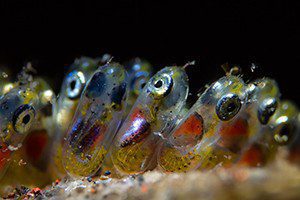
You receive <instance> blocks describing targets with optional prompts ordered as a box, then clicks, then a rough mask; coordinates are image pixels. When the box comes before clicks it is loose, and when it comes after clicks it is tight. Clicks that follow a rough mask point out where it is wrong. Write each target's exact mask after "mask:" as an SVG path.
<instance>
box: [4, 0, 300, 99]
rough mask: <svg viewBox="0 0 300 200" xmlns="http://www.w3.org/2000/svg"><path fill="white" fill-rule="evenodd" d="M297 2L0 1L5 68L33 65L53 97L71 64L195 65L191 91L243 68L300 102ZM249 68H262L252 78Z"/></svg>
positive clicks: (189, 71)
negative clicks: (96, 59)
mask: <svg viewBox="0 0 300 200" xmlns="http://www.w3.org/2000/svg"><path fill="white" fill-rule="evenodd" d="M299 6H300V1H298V2H297V1H295V2H294V1H284V0H272V1H261V0H250V1H234V0H226V1H216V0H207V1H198V4H197V3H196V2H193V3H192V2H189V1H180V3H176V2H175V1H164V2H154V1H148V2H142V1H139V0H126V1H125V0H123V1H109V0H107V1H98V3H91V2H81V3H75V2H64V3H62V2H59V1H57V2H56V1H49V2H46V1H22V3H20V2H16V1H13V0H10V1H1V3H0V64H1V65H3V66H7V67H9V68H11V69H12V70H13V71H15V72H17V71H18V70H19V69H20V68H21V67H22V66H23V65H24V64H25V63H26V62H27V61H32V62H33V66H34V67H35V68H36V69H38V72H39V74H41V75H44V76H47V77H50V79H51V80H53V84H54V85H55V87H56V90H57V89H58V88H59V84H60V82H61V81H62V78H63V76H64V73H65V72H66V70H67V67H66V66H68V65H69V64H71V63H72V62H73V60H74V58H76V57H79V56H81V55H86V56H99V55H102V54H104V53H110V54H112V55H113V56H114V57H115V60H116V61H126V60H128V59H130V58H132V57H135V56H140V57H144V58H146V59H148V60H149V61H150V62H152V63H153V64H154V66H155V67H156V69H159V68H161V67H163V66H165V65H171V64H178V65H179V64H181V65H182V64H185V63H186V62H187V61H191V60H196V62H197V63H196V66H194V67H189V68H188V70H187V72H188V74H189V76H190V79H191V83H190V85H191V87H192V92H193V93H195V92H197V91H199V90H200V89H201V88H202V87H203V86H204V84H206V83H209V82H212V81H213V80H215V79H216V78H218V77H220V76H222V75H223V71H222V69H221V68H220V65H221V64H224V63H226V62H228V63H230V64H238V65H240V66H241V67H242V69H243V70H244V72H246V79H254V78H258V77H263V76H270V77H273V78H275V79H276V80H277V81H278V82H279V85H280V88H281V91H282V93H283V98H291V99H293V100H294V101H296V102H300V91H299V89H298V85H299V82H300V76H299V73H298V71H299V70H298V67H299V61H300V55H299V44H300V43H299V41H300V21H299V11H300V7H299ZM251 63H255V64H256V65H257V66H258V69H257V70H255V72H254V73H247V72H249V71H250V66H251Z"/></svg>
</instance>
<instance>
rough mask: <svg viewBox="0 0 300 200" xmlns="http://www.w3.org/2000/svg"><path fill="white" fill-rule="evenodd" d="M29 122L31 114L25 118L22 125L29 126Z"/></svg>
mask: <svg viewBox="0 0 300 200" xmlns="http://www.w3.org/2000/svg"><path fill="white" fill-rule="evenodd" d="M29 121H30V116H29V114H27V115H25V116H24V117H23V120H22V123H23V124H27V123H28V122H29Z"/></svg>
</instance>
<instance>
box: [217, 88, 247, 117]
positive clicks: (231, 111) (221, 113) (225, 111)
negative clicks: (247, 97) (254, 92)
mask: <svg viewBox="0 0 300 200" xmlns="http://www.w3.org/2000/svg"><path fill="white" fill-rule="evenodd" d="M241 106H242V103H241V100H240V98H239V97H238V95H236V94H227V95H224V96H223V97H222V98H221V99H220V100H219V101H218V103H217V106H216V113H217V115H218V117H219V119H220V120H222V121H228V120H230V119H232V118H233V117H234V116H235V115H236V114H237V113H238V112H239V110H240V109H241Z"/></svg>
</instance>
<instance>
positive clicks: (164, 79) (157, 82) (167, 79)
mask: <svg viewBox="0 0 300 200" xmlns="http://www.w3.org/2000/svg"><path fill="white" fill-rule="evenodd" d="M172 87H173V79H172V77H171V76H170V75H169V74H161V75H158V76H156V77H153V79H152V81H151V83H150V85H149V91H150V93H151V94H152V95H153V96H154V98H155V99H160V98H162V97H165V96H167V95H168V94H169V93H170V91H171V89H172Z"/></svg>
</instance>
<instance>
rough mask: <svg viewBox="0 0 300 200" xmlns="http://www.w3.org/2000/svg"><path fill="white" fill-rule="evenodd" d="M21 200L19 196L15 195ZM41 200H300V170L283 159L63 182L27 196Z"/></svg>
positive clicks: (26, 196)
mask: <svg viewBox="0 0 300 200" xmlns="http://www.w3.org/2000/svg"><path fill="white" fill-rule="evenodd" d="M14 195H15V196H13V195H12V196H11V197H14V198H16V197H18V196H19V194H14ZM21 197H22V198H24V197H25V198H38V199H44V198H45V199H48V198H50V199H230V200H232V199H300V169H299V168H298V167H297V166H295V165H291V164H289V163H288V162H287V161H285V160H283V159H281V158H280V159H277V161H276V162H274V163H272V165H270V166H267V167H264V168H252V169H250V168H232V169H222V168H221V167H217V168H216V169H214V170H212V171H209V172H190V173H186V174H184V173H183V174H178V173H172V174H165V173H162V172H159V171H157V170H156V171H151V172H146V173H145V174H143V175H136V176H127V177H124V178H122V179H114V178H110V177H109V176H102V177H99V178H94V179H92V180H91V179H86V178H85V179H80V180H67V179H65V180H62V181H60V182H56V183H53V186H49V187H48V188H47V189H44V190H31V191H28V192H24V194H23V195H21Z"/></svg>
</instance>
